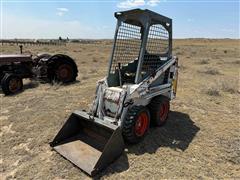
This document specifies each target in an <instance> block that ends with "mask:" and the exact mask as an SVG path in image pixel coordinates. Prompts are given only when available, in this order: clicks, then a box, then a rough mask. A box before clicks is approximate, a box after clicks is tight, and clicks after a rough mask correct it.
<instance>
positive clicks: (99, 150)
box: [50, 111, 124, 176]
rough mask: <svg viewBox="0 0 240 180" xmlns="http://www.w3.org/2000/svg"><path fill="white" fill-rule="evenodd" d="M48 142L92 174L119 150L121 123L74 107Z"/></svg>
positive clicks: (121, 144) (119, 153)
mask: <svg viewBox="0 0 240 180" xmlns="http://www.w3.org/2000/svg"><path fill="white" fill-rule="evenodd" d="M50 146H51V147H53V148H54V150H56V151H57V152H58V153H59V154H61V155H62V156H63V157H65V158H66V159H68V160H69V161H71V162H72V163H73V164H75V165H76V166H78V167H79V168H80V169H82V170H83V171H85V172H86V173H88V174H89V175H90V176H94V175H96V174H97V173H98V172H99V171H101V170H103V169H104V168H105V167H107V166H108V165H109V164H110V163H111V162H113V161H114V160H115V159H117V158H118V157H119V156H120V155H121V154H122V151H123V150H124V140H123V137H122V132H121V128H120V127H118V126H116V125H113V124H110V123H106V122H104V121H103V120H101V119H99V118H96V117H94V118H92V117H91V116H89V114H87V113H86V112H83V111H75V112H74V113H72V114H71V115H70V117H69V119H68V120H67V121H66V123H65V124H64V125H63V127H62V129H61V130H60V131H59V132H58V134H57V135H56V137H55V138H54V140H53V141H52V142H51V143H50Z"/></svg>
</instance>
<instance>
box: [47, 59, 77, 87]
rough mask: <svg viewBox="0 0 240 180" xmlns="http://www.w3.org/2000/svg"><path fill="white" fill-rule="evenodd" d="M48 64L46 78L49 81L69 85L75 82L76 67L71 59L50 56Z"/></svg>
mask: <svg viewBox="0 0 240 180" xmlns="http://www.w3.org/2000/svg"><path fill="white" fill-rule="evenodd" d="M48 61H49V64H48V78H49V80H50V81H53V80H55V81H57V82H62V83H70V82H74V81H76V77H77V75H78V69H77V65H76V63H75V62H74V60H73V59H72V58H70V57H69V56H66V55H63V54H57V55H54V56H52V57H51V58H50V59H49V60H48Z"/></svg>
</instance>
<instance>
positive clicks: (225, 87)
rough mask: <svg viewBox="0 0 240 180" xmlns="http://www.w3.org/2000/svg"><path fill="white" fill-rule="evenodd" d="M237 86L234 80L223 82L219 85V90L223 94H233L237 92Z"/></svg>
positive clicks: (237, 83)
mask: <svg viewBox="0 0 240 180" xmlns="http://www.w3.org/2000/svg"><path fill="white" fill-rule="evenodd" d="M238 85H239V82H238V81H236V80H231V81H226V80H225V81H223V82H222V83H221V89H222V91H224V92H228V93H232V94H234V93H237V92H238V89H237V87H238Z"/></svg>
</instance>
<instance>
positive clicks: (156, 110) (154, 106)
mask: <svg viewBox="0 0 240 180" xmlns="http://www.w3.org/2000/svg"><path fill="white" fill-rule="evenodd" d="M163 105H165V108H166V109H165V111H164V116H163V117H161V116H160V114H161V113H160V109H161V106H163ZM149 109H150V115H151V123H152V124H154V125H156V126H163V125H164V124H165V123H166V122H167V118H168V114H169V110H170V100H169V98H167V97H166V96H156V97H154V98H153V99H152V100H151V103H150V104H149Z"/></svg>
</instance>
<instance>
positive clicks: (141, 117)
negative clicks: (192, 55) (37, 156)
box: [50, 9, 178, 176]
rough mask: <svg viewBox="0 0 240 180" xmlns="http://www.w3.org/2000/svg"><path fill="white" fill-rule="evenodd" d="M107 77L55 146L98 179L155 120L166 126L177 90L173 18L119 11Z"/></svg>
mask: <svg viewBox="0 0 240 180" xmlns="http://www.w3.org/2000/svg"><path fill="white" fill-rule="evenodd" d="M115 17H116V18H117V26H116V32H115V37H114V43H113V49H112V54H111V57H110V62H109V68H108V74H107V77H106V78H104V79H102V80H100V81H99V82H98V83H97V88H96V96H95V99H94V101H93V104H92V107H91V109H90V111H89V112H85V111H79V110H77V111H75V112H73V113H72V114H71V116H70V117H69V119H68V120H67V121H66V123H65V124H64V125H63V127H62V129H61V130H60V131H59V132H58V134H57V135H56V137H55V138H54V140H53V141H52V142H51V143H50V145H51V146H52V147H53V148H54V149H55V150H56V151H57V152H58V153H60V154H61V155H62V156H64V157H65V158H66V159H68V160H70V161H71V162H72V163H73V164H75V165H76V166H78V167H79V168H81V169H82V170H84V171H85V172H87V173H88V174H89V175H91V176H93V175H95V174H96V173H98V172H99V171H100V170H102V169H103V168H105V167H106V166H107V165H108V164H110V163H111V162H113V161H114V160H115V159H116V158H118V157H119V156H120V155H121V153H122V151H123V150H124V144H125V142H126V143H138V142H140V141H141V140H142V139H143V138H144V136H145V135H146V133H147V131H148V128H149V125H150V122H151V123H152V124H155V125H157V126H161V125H163V124H164V123H165V122H166V120H167V116H168V113H169V108H170V105H169V101H170V100H172V99H173V98H175V96H176V90H177V77H178V70H177V69H178V61H177V58H176V57H173V56H172V20H171V19H169V18H167V17H165V16H162V15H159V14H157V13H155V12H152V11H150V10H141V9H134V10H129V11H123V12H116V13H115Z"/></svg>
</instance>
